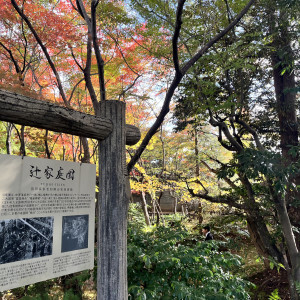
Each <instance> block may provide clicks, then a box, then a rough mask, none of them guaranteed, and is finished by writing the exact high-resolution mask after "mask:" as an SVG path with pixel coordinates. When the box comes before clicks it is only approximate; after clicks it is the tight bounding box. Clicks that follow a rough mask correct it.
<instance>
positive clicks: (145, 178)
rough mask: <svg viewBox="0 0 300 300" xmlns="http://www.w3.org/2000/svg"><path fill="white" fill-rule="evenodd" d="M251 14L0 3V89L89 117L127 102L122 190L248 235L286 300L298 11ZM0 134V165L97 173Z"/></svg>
mask: <svg viewBox="0 0 300 300" xmlns="http://www.w3.org/2000/svg"><path fill="white" fill-rule="evenodd" d="M253 2H254V1H250V2H249V3H247V1H227V0H224V1H217V0H216V1H178V2H177V1H159V0H154V1H124V2H122V1H84V2H82V1H76V3H75V1H74V3H73V2H72V1H37V0H36V1H23V2H20V1H19V2H16V1H13V0H12V1H7V0H2V1H1V7H2V10H1V13H0V24H1V25H0V26H1V40H0V57H1V66H0V86H1V89H4V90H8V91H13V92H17V93H22V94H24V95H27V96H31V97H34V98H39V99H45V100H47V101H53V102H56V103H61V105H65V106H66V107H72V108H73V109H76V110H79V111H82V112H86V113H91V114H93V113H94V111H97V108H98V100H99V99H100V100H101V101H105V100H111V99H117V100H119V101H124V102H126V104H127V114H126V118H127V120H126V122H127V123H129V124H133V125H136V126H137V127H139V128H140V129H141V132H142V141H141V142H140V143H139V144H138V145H137V146H134V147H128V149H127V158H128V170H129V171H130V172H131V188H132V190H134V191H135V192H138V193H141V194H142V195H145V194H149V195H150V196H151V198H152V202H153V203H154V204H155V205H156V206H157V207H159V203H158V202H159V201H157V200H159V196H158V195H159V192H161V191H163V190H172V191H173V192H174V193H175V194H177V195H178V197H179V198H180V199H181V200H182V201H183V202H184V201H187V202H189V201H191V199H193V198H197V199H200V202H199V203H200V204H201V205H202V206H204V207H203V208H204V212H205V209H207V211H211V210H214V211H216V210H218V211H219V210H220V209H221V210H222V213H223V214H225V215H226V216H227V217H228V218H227V219H228V220H230V222H238V223H237V224H242V223H244V224H246V226H247V231H248V232H249V234H250V237H251V239H252V243H253V244H254V245H255V248H256V250H257V253H258V255H259V256H260V257H261V258H262V260H263V262H264V264H265V267H269V266H270V264H271V265H272V264H273V265H274V264H275V265H277V266H279V268H282V269H285V271H286V272H287V276H288V282H289V289H290V294H291V298H292V299H298V298H299V294H298V292H297V290H298V291H299V282H300V254H299V226H300V225H299V224H300V213H299V205H300V203H299V199H300V197H299V183H300V181H299V180H300V175H299V129H298V124H299V117H298V116H299V97H297V93H298V92H299V56H298V55H299V43H298V41H299V3H298V1H285V0H276V1H269V0H263V1H259V2H256V3H254V4H253ZM252 4H253V5H252ZM247 5H248V6H247ZM251 5H252V7H251V9H250V10H249V11H248V9H249V7H250V6H251ZM245 7H246V9H245ZM246 12H247V14H246V15H245V16H244V17H243V15H244V14H245V13H246ZM242 17H243V18H242ZM240 19H241V20H240ZM236 24H237V25H236ZM96 25H97V26H96ZM234 26H235V27H234ZM233 27H234V28H233ZM224 28H225V29H226V30H225V31H224ZM220 33H221V34H220ZM169 110H171V111H172V114H168V112H169ZM153 122H154V123H153ZM152 123H153V124H154V125H152V126H151V124H152ZM149 128H150V129H149ZM0 130H1V133H2V134H1V137H0V143H1V146H0V149H1V152H2V153H8V154H17V155H30V156H37V157H47V158H52V159H62V160H71V161H82V162H91V163H96V162H97V159H98V156H97V153H98V146H97V143H96V141H94V140H91V139H86V138H78V137H75V136H70V135H66V134H58V133H55V132H49V131H47V130H46V131H45V130H39V129H36V128H29V127H25V126H19V125H15V124H11V123H5V122H1V123H0ZM146 146H147V148H146V150H144V149H145V147H146ZM207 201H208V202H207ZM211 203H214V205H212V204H211ZM200 208H201V207H200ZM158 211H159V209H158ZM145 212H146V211H145V210H144V213H145ZM145 217H146V219H145V220H146V222H147V223H148V225H150V223H151V220H149V218H148V217H147V215H146V213H145Z"/></svg>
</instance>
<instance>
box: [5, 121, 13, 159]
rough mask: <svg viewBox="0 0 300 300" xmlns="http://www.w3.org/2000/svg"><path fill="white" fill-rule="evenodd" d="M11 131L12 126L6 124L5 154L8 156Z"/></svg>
mask: <svg viewBox="0 0 300 300" xmlns="http://www.w3.org/2000/svg"><path fill="white" fill-rule="evenodd" d="M12 129H13V124H11V123H9V122H8V123H7V129H6V154H10V153H11V141H10V138H11V133H12Z"/></svg>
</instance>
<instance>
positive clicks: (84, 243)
mask: <svg viewBox="0 0 300 300" xmlns="http://www.w3.org/2000/svg"><path fill="white" fill-rule="evenodd" d="M88 232H89V215H77V216H65V217H63V219H62V243H61V252H68V251H74V250H80V249H85V248H88Z"/></svg>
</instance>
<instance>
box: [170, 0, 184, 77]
mask: <svg viewBox="0 0 300 300" xmlns="http://www.w3.org/2000/svg"><path fill="white" fill-rule="evenodd" d="M185 1H186V0H178V6H177V11H176V23H175V30H174V35H173V39H172V47H173V63H174V67H175V71H176V72H181V71H180V67H179V58H178V39H179V35H180V29H181V25H182V19H181V17H182V13H183V6H184V3H185Z"/></svg>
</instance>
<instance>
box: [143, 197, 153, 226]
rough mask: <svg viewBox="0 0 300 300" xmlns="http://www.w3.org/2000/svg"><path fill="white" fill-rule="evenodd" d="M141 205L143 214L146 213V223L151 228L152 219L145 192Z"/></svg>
mask: <svg viewBox="0 0 300 300" xmlns="http://www.w3.org/2000/svg"><path fill="white" fill-rule="evenodd" d="M141 203H142V209H143V213H144V217H145V222H146V224H147V226H150V225H151V222H150V218H149V213H148V208H147V201H146V197H145V192H142V201H141Z"/></svg>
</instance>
